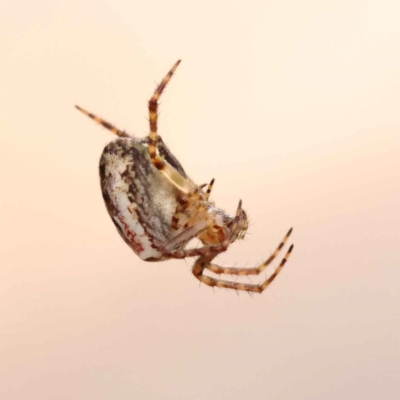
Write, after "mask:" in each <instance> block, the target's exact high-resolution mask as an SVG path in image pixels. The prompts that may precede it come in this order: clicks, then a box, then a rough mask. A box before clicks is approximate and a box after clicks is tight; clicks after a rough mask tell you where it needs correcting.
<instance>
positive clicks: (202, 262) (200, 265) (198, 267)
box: [192, 245, 293, 293]
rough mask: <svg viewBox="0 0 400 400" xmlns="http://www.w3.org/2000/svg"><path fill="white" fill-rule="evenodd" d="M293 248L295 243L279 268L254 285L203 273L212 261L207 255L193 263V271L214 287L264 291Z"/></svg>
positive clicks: (201, 279)
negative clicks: (216, 277)
mask: <svg viewBox="0 0 400 400" xmlns="http://www.w3.org/2000/svg"><path fill="white" fill-rule="evenodd" d="M292 250H293V245H291V246H290V247H289V250H288V251H287V252H286V254H285V256H284V257H283V259H282V261H281V262H280V264H279V265H278V268H277V269H276V270H275V272H274V273H273V274H272V275H271V276H270V277H269V278H268V279H266V280H265V281H264V282H262V283H260V284H258V285H254V284H250V283H240V282H231V281H225V280H222V279H215V278H211V277H209V276H207V275H203V272H204V269H205V268H208V265H209V263H210V261H211V260H210V259H209V258H207V257H199V258H198V259H197V260H196V262H195V263H194V265H193V268H192V273H193V275H194V276H195V277H196V278H197V279H198V280H199V281H200V282H203V283H205V284H206V285H207V286H211V287H212V288H214V287H215V286H216V287H220V288H226V289H234V290H243V291H247V292H255V293H262V292H263V291H264V290H265V289H266V288H267V287H268V286H269V285H270V283H271V282H272V281H273V280H274V279H275V278H276V277H277V276H278V274H279V272H280V271H281V270H282V268H283V267H284V265H285V264H286V261H287V260H288V259H289V256H290V253H291V252H292Z"/></svg>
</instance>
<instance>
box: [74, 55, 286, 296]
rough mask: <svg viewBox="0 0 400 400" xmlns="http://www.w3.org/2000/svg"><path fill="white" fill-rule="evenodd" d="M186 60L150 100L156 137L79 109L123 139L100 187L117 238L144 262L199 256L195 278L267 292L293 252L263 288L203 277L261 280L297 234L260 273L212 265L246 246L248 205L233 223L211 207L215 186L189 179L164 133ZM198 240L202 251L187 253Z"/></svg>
mask: <svg viewBox="0 0 400 400" xmlns="http://www.w3.org/2000/svg"><path fill="white" fill-rule="evenodd" d="M178 64H179V61H178V62H177V63H176V64H175V65H174V66H173V67H172V69H171V70H170V71H169V73H168V74H167V75H166V77H165V78H164V79H163V81H162V82H161V83H160V84H159V85H158V87H157V89H156V90H155V92H154V95H153V96H152V98H151V99H150V101H149V121H150V134H149V135H148V136H147V137H145V138H143V139H137V138H135V137H132V136H130V135H128V134H127V133H125V132H124V131H120V130H119V129H117V128H116V127H114V126H113V125H111V124H110V123H108V122H107V121H105V120H103V119H101V118H99V117H97V116H95V115H94V114H91V113H89V112H87V111H85V110H84V109H82V108H80V107H78V106H76V107H77V108H78V109H79V110H80V111H82V112H83V113H84V114H86V115H87V116H89V117H90V118H92V119H94V120H95V121H96V122H98V123H100V124H101V125H103V126H104V127H106V128H107V129H109V130H111V131H112V132H113V133H114V134H116V135H117V136H118V138H117V139H116V140H114V141H113V142H111V143H109V144H108V145H107V146H106V147H105V149H104V151H103V154H102V156H101V159H100V182H101V190H102V194H103V198H104V201H105V204H106V207H107V210H108V213H109V215H110V217H111V219H112V221H113V222H114V225H115V226H116V228H117V230H118V232H119V233H120V235H121V237H122V238H123V239H124V241H125V242H126V243H127V244H128V245H129V246H130V247H131V248H132V250H133V251H134V252H135V253H136V254H137V255H138V256H139V257H140V258H141V259H142V260H145V261H162V260H167V259H170V258H186V257H198V258H197V260H196V262H195V264H194V265H193V268H192V272H193V274H194V276H195V277H196V278H197V279H199V280H200V281H201V282H203V283H205V284H207V285H209V286H213V287H214V286H217V287H225V288H228V289H236V290H246V291H249V292H259V293H261V292H262V291H263V290H264V289H265V288H266V287H267V286H268V285H269V284H270V283H271V282H272V280H273V279H275V277H276V276H277V275H278V273H279V272H280V270H281V269H282V268H283V266H284V264H285V263H286V261H287V259H288V258H289V255H290V252H291V250H292V249H293V245H291V247H290V248H289V250H288V251H287V253H286V255H285V256H284V258H283V259H282V261H281V263H280V264H279V266H278V268H277V269H276V270H275V272H274V273H273V274H272V275H271V276H270V278H268V279H267V280H265V281H264V282H262V283H261V284H259V285H255V284H244V283H239V282H231V281H225V280H222V279H215V278H211V277H208V276H206V275H204V274H203V272H204V270H205V269H208V270H210V271H212V272H214V273H216V274H233V275H256V274H259V273H260V272H261V271H263V270H264V269H265V268H266V267H267V266H268V265H269V264H270V263H271V262H272V260H274V259H275V257H276V256H277V255H278V253H279V251H280V250H281V248H282V247H283V246H284V245H285V243H286V241H287V239H288V237H289V236H290V234H291V231H292V229H290V230H289V232H288V233H287V234H286V236H285V237H284V239H283V240H282V242H281V243H280V245H279V246H278V247H277V249H276V250H275V252H274V253H273V254H272V255H271V256H270V257H269V259H268V260H266V261H265V262H264V263H262V264H261V265H260V266H258V267H256V268H230V267H220V266H218V265H216V264H212V263H211V261H212V260H213V259H214V258H215V257H216V256H217V255H218V254H219V253H221V252H224V251H226V250H227V248H228V247H229V245H230V244H231V243H233V242H234V241H236V240H237V239H243V238H244V236H245V234H246V231H247V227H248V222H247V215H246V213H245V212H244V210H243V209H242V202H241V201H239V205H238V207H237V210H236V214H235V216H230V215H229V214H227V213H226V212H225V211H223V210H222V209H219V208H217V207H216V206H215V204H214V203H213V202H212V201H210V193H211V190H212V187H213V184H214V179H212V180H211V182H210V183H209V184H208V185H207V184H205V185H196V184H195V183H194V182H193V181H192V180H191V179H190V178H189V177H188V175H187V174H186V172H185V171H184V169H183V167H182V165H181V164H180V163H179V161H178V160H177V158H176V157H175V156H174V155H173V154H172V153H171V151H170V150H169V149H168V147H167V146H166V145H165V143H164V142H163V140H162V139H161V137H160V136H159V135H158V132H157V120H158V114H157V111H158V100H159V97H160V96H161V93H162V92H163V90H164V89H165V87H166V85H167V83H168V82H169V80H170V79H171V77H172V75H173V73H174V72H175V69H176V68H177V66H178ZM193 238H197V239H199V240H200V241H201V242H202V244H203V246H202V247H199V248H189V249H187V248H186V247H187V245H188V243H189V242H190V241H191V240H192V239H193Z"/></svg>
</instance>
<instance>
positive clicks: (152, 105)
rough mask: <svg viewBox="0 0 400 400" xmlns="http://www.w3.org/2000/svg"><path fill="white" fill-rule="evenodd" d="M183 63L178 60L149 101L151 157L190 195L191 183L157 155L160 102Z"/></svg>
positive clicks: (159, 168) (158, 167)
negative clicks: (180, 64)
mask: <svg viewBox="0 0 400 400" xmlns="http://www.w3.org/2000/svg"><path fill="white" fill-rule="evenodd" d="M180 62H181V61H180V60H178V61H177V62H176V63H175V64H174V65H173V67H172V68H171V69H170V71H169V72H168V74H167V75H166V76H165V77H164V79H163V80H162V81H161V83H160V84H159V85H158V86H157V88H156V90H155V91H154V94H153V96H152V97H151V99H150V100H149V123H150V134H149V136H148V138H149V145H148V148H149V155H150V159H151V162H152V163H153V165H154V166H155V167H156V168H157V169H158V170H159V171H160V172H161V173H162V174H163V175H164V176H165V177H166V178H167V179H168V180H169V181H170V182H171V183H173V184H174V185H175V186H176V187H177V188H178V189H179V190H181V191H183V192H184V193H188V192H189V191H190V189H191V185H190V181H188V180H187V179H185V177H184V176H182V175H181V174H180V173H179V172H178V171H177V169H176V168H174V167H173V166H172V165H170V164H168V163H166V162H165V161H164V159H163V158H162V157H160V156H159V155H158V154H157V144H158V133H157V121H158V100H159V98H160V96H161V94H162V92H163V91H164V89H165V87H166V86H167V84H168V82H169V81H170V80H171V78H172V75H173V74H174V72H175V70H176V69H177V68H178V65H179V63H180Z"/></svg>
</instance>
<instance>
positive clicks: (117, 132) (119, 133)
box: [75, 106, 132, 138]
mask: <svg viewBox="0 0 400 400" xmlns="http://www.w3.org/2000/svg"><path fill="white" fill-rule="evenodd" d="M75 108H76V109H78V110H79V111H80V112H82V113H83V114H85V115H87V116H88V117H89V118H91V119H93V120H94V121H96V122H97V123H98V124H100V125H102V126H104V128H106V129H108V130H110V131H111V132H112V133H114V134H115V135H117V136H119V137H122V138H130V137H132V136H130V135H128V134H127V133H126V132H125V131H121V130H119V129H118V128H116V127H115V126H114V125H112V124H110V123H109V122H107V121H105V120H104V119H102V118H100V117H98V116H97V115H94V114H92V113H90V112H89V111H86V110H85V109H84V108H82V107H79V106H75Z"/></svg>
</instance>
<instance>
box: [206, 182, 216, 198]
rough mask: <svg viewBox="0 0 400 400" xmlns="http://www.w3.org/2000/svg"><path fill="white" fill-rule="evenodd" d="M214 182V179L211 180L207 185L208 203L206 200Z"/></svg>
mask: <svg viewBox="0 0 400 400" xmlns="http://www.w3.org/2000/svg"><path fill="white" fill-rule="evenodd" d="M214 182H215V179H214V178H212V179H211V182H210V183H209V184H208V187H207V192H206V201H208V199H209V198H210V193H211V190H212V188H213V186H214Z"/></svg>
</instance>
